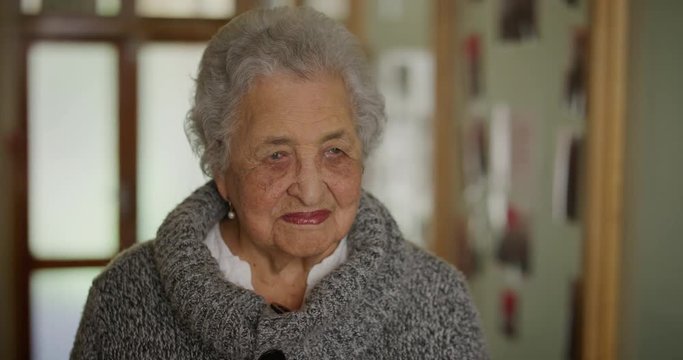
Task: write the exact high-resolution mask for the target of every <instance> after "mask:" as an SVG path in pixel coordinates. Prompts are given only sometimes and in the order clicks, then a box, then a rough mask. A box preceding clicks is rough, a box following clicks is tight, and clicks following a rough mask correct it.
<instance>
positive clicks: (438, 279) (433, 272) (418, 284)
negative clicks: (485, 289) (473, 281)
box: [402, 242, 471, 305]
mask: <svg viewBox="0 0 683 360" xmlns="http://www.w3.org/2000/svg"><path fill="white" fill-rule="evenodd" d="M402 252H403V253H404V254H405V255H404V258H405V260H404V262H403V266H404V268H405V270H406V271H405V274H406V279H405V280H406V283H407V284H408V286H409V287H411V288H413V289H414V290H419V291H420V293H422V294H424V296H425V297H434V296H437V298H438V297H441V296H443V297H444V300H445V299H446V298H447V299H449V300H451V301H455V303H460V304H464V305H470V303H471V300H470V295H469V290H468V288H467V281H466V279H465V276H464V275H463V274H462V273H461V272H460V271H459V270H458V269H456V268H455V267H454V266H453V265H451V264H449V263H447V262H446V261H444V260H443V259H441V258H439V257H437V256H435V255H433V254H431V253H429V252H427V251H426V250H424V249H422V248H419V247H418V246H416V245H414V244H412V243H409V242H406V243H405V245H404V246H403V251H402Z"/></svg>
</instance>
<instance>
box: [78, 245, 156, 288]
mask: <svg viewBox="0 0 683 360" xmlns="http://www.w3.org/2000/svg"><path fill="white" fill-rule="evenodd" d="M159 286H160V279H159V274H158V272H157V270H156V266H155V264H154V255H153V241H148V242H145V243H140V244H136V245H133V246H132V247H130V248H128V249H126V250H124V251H122V252H121V253H119V254H118V255H117V256H116V257H114V259H112V261H111V262H110V263H109V264H108V265H107V266H106V267H105V268H104V270H102V272H101V273H100V274H99V275H98V276H97V277H96V278H95V279H94V280H93V283H92V287H91V290H90V291H91V296H92V295H98V296H101V297H111V296H113V297H117V298H118V297H119V296H120V295H121V294H124V293H125V294H130V295H134V294H139V293H144V292H148V291H151V290H154V289H155V288H158V287H159Z"/></svg>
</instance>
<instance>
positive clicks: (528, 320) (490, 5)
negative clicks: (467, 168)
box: [458, 0, 587, 359]
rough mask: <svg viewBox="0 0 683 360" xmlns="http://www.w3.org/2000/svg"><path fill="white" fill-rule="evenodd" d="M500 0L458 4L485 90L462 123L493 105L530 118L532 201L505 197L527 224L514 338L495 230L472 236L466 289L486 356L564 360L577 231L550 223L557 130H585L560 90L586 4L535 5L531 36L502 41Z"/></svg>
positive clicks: (577, 266) (577, 260) (472, 102)
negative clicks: (474, 255)
mask: <svg viewBox="0 0 683 360" xmlns="http://www.w3.org/2000/svg"><path fill="white" fill-rule="evenodd" d="M500 3H501V2H500V1H491V0H488V1H461V2H460V9H459V11H458V14H459V19H458V29H459V30H458V31H459V34H458V35H459V37H460V39H461V43H462V41H464V40H465V38H466V37H467V36H469V35H470V34H475V33H478V34H480V36H481V44H482V56H483V73H482V76H483V88H484V90H483V91H484V93H483V96H481V97H480V98H478V99H472V100H470V101H469V102H468V103H467V104H466V107H465V108H464V109H463V113H462V114H461V119H463V120H465V119H468V117H470V116H471V114H472V113H474V114H478V115H480V116H484V117H485V118H486V119H487V121H490V118H491V110H492V109H493V107H494V106H495V105H496V104H501V103H502V104H507V105H509V106H510V108H511V109H512V111H513V112H516V113H519V114H521V115H522V116H523V117H525V118H527V119H528V121H530V123H531V127H532V131H533V134H534V138H535V142H534V143H535V146H534V149H533V152H532V154H533V155H532V161H533V162H534V163H535V166H534V169H533V174H532V176H531V178H532V183H533V189H534V191H532V192H531V194H529V195H531V196H527V195H521V196H520V195H519V194H514V193H512V194H511V198H513V199H515V197H517V200H520V201H522V202H527V203H528V206H529V216H530V221H531V231H530V233H531V253H530V256H531V259H530V262H531V273H530V274H529V275H528V276H527V277H525V278H524V279H523V280H522V281H521V282H520V283H518V285H516V286H517V289H518V291H519V296H520V309H519V316H520V318H519V323H518V325H519V327H518V335H517V336H516V337H515V338H508V337H506V336H505V335H504V334H503V332H502V330H501V327H502V326H501V316H500V294H501V292H502V291H503V289H504V288H505V287H506V284H508V283H509V282H508V281H507V280H506V274H505V272H504V270H503V269H502V268H501V266H500V264H499V263H498V262H497V261H496V260H494V254H495V251H496V248H497V244H498V241H499V235H498V234H497V233H496V231H493V232H490V233H488V234H486V233H485V232H484V233H478V234H476V235H475V239H473V240H474V241H475V243H478V244H479V245H478V247H479V248H480V259H481V269H480V272H479V273H477V274H475V275H473V276H472V277H471V279H470V284H471V288H472V292H473V294H474V298H475V302H476V304H477V306H478V308H479V311H480V313H481V318H482V323H483V327H484V333H485V335H486V340H487V342H488V346H489V349H490V353H491V356H492V358H494V359H565V358H566V353H567V346H568V341H569V327H570V311H569V309H570V307H571V306H570V304H571V302H570V300H571V284H572V281H574V280H575V279H576V278H577V277H578V275H579V271H580V266H581V258H580V254H581V231H582V227H581V225H580V223H576V222H574V223H572V222H567V221H564V220H556V219H554V218H553V216H552V194H553V174H554V172H553V171H554V160H555V146H556V144H555V143H556V138H557V133H558V131H560V130H561V129H565V128H568V129H572V130H575V131H577V132H579V133H580V132H582V131H583V129H584V127H585V122H584V119H583V117H582V116H577V115H575V114H572V113H571V112H569V111H568V110H567V108H566V107H565V106H564V104H563V91H564V81H565V73H566V71H567V69H568V67H569V62H570V58H571V53H572V38H573V34H574V29H576V28H578V27H580V26H582V25H585V24H586V22H587V8H586V4H585V1H581V2H580V3H581V4H580V5H579V6H577V7H572V6H568V5H567V4H566V3H565V2H564V1H559V0H557V1H542V0H539V1H536V4H537V8H536V9H537V10H536V11H537V13H536V16H537V25H538V36H537V37H536V38H535V39H529V40H524V41H522V42H502V41H501V40H499V38H498V33H497V18H498V13H499V8H498V6H499V4H500ZM458 59H459V60H460V61H461V64H462V62H463V61H465V59H464V56H462V55H461V56H459V57H458ZM462 74H463V75H464V72H462ZM520 197H521V198H520ZM483 207H485V205H483ZM484 213H485V212H484ZM471 241H472V239H471Z"/></svg>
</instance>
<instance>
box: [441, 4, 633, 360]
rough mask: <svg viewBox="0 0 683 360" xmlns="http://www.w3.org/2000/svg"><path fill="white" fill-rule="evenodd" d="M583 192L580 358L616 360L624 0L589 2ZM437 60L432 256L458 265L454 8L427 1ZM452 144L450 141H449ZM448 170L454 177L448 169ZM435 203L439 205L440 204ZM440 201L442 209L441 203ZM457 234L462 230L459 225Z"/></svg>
mask: <svg viewBox="0 0 683 360" xmlns="http://www.w3.org/2000/svg"><path fill="white" fill-rule="evenodd" d="M590 1H591V2H590V14H589V26H590V32H589V43H590V48H589V49H590V50H589V74H588V104H589V108H588V119H587V126H586V129H587V134H588V135H587V145H586V159H587V167H586V170H587V171H586V178H585V180H586V187H585V188H586V192H585V204H584V205H585V208H584V214H585V217H584V219H585V220H584V232H583V234H584V238H583V264H582V278H583V281H582V283H583V291H582V298H581V302H582V307H581V308H582V310H581V311H582V313H581V314H580V324H581V325H580V326H581V328H580V331H581V334H580V337H581V338H580V340H579V341H580V343H581V358H582V359H585V360H593V359H596V360H597V359H600V360H614V359H617V357H618V349H617V344H618V331H617V330H618V325H619V324H618V314H619V307H618V305H619V302H618V300H619V291H620V288H619V284H620V269H621V242H622V228H623V203H624V200H623V183H624V138H625V130H624V124H625V109H626V89H627V76H626V73H627V65H628V64H627V60H628V26H629V24H628V5H629V2H628V0H590ZM432 5H433V10H434V11H433V19H434V49H435V56H436V90H435V91H436V94H435V98H436V100H435V101H436V105H435V106H436V109H435V110H436V111H435V118H434V149H435V155H434V169H435V170H434V176H435V184H434V185H435V186H434V198H435V199H437V201H435V208H434V211H435V212H434V236H433V245H432V248H433V249H434V251H435V252H436V253H437V254H438V255H439V256H441V257H443V258H444V259H446V260H448V261H451V262H453V263H455V264H456V265H457V262H458V261H457V259H458V254H457V253H458V249H462V248H463V247H462V245H463V244H460V243H459V240H460V239H461V238H459V237H458V236H457V235H458V234H459V233H461V232H462V229H458V223H460V224H462V222H454V221H453V220H454V219H458V218H461V217H462V214H461V213H459V211H458V209H457V204H458V203H459V201H460V200H461V199H460V197H461V196H462V182H461V179H460V175H459V171H458V166H459V163H458V156H456V153H457V149H458V147H457V143H458V142H457V141H456V145H454V143H453V139H454V137H456V135H457V127H458V115H457V114H458V113H460V112H458V108H457V107H458V105H459V104H461V103H462V102H458V101H457V96H458V95H457V84H458V81H457V80H458V79H457V72H456V71H455V69H457V67H458V64H457V61H458V60H457V59H458V57H457V56H456V54H457V51H458V48H457V40H456V39H457V38H458V33H457V25H456V24H457V22H456V21H457V17H456V15H457V9H458V4H457V1H456V0H433V3H432ZM456 140H457V138H456ZM454 168H455V169H454ZM439 199H440V201H439ZM444 199H445V200H446V201H444ZM460 226H462V225H460Z"/></svg>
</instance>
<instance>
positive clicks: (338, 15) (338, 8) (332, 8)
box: [304, 0, 350, 20]
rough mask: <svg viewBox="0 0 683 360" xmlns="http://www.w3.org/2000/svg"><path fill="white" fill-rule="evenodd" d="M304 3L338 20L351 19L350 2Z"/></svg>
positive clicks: (314, 0) (317, 0)
mask: <svg viewBox="0 0 683 360" xmlns="http://www.w3.org/2000/svg"><path fill="white" fill-rule="evenodd" d="M304 3H305V4H306V6H310V7H312V8H314V9H316V10H318V11H320V12H321V13H323V14H325V15H327V16H329V17H331V18H333V19H336V20H344V19H346V18H347V17H349V11H350V9H349V1H348V0H306V1H305V2H304Z"/></svg>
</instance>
